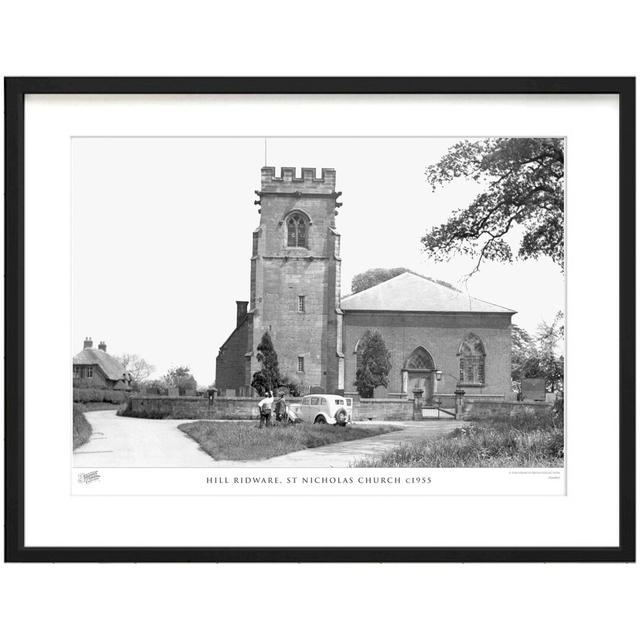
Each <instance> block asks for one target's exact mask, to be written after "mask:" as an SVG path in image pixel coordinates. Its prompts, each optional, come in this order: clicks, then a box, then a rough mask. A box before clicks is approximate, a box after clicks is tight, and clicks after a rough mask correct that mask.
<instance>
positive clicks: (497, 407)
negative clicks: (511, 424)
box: [462, 400, 553, 420]
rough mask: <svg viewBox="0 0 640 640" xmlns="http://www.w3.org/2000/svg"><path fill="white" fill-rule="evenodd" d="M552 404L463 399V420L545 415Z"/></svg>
mask: <svg viewBox="0 0 640 640" xmlns="http://www.w3.org/2000/svg"><path fill="white" fill-rule="evenodd" d="M552 408H553V405H552V404H549V403H546V402H527V401H524V402H499V401H498V402H497V401H493V402H492V401H489V400H465V403H464V413H463V416H462V419H463V420H478V419H481V418H515V417H516V416H526V415H540V416H542V415H545V414H548V413H550V412H551V410H552Z"/></svg>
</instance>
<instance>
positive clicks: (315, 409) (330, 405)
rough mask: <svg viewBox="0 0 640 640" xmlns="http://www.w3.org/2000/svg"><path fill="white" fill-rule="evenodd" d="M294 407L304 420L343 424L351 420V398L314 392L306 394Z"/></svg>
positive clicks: (299, 416) (316, 422)
mask: <svg viewBox="0 0 640 640" xmlns="http://www.w3.org/2000/svg"><path fill="white" fill-rule="evenodd" d="M292 408H293V410H294V411H295V412H296V415H297V416H298V418H300V420H302V421H303V422H314V423H315V424H339V425H341V426H344V425H346V424H347V422H351V409H352V404H351V398H343V397H342V396H336V395H329V394H324V393H323V394H316V393H314V394H311V395H309V396H304V397H303V398H302V400H301V402H300V404H297V405H295V406H294V407H292Z"/></svg>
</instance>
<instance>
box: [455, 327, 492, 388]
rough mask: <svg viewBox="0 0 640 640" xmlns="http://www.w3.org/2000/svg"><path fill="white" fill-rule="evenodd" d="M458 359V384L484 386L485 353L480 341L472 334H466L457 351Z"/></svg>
mask: <svg viewBox="0 0 640 640" xmlns="http://www.w3.org/2000/svg"><path fill="white" fill-rule="evenodd" d="M458 356H459V358H460V382H463V383H467V384H484V370H485V357H486V353H485V350H484V345H483V344H482V340H480V338H478V336H476V335H475V334H473V333H470V334H468V335H467V336H466V337H465V339H464V340H463V341H462V343H461V344H460V348H459V349H458Z"/></svg>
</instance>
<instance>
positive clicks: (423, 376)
mask: <svg viewBox="0 0 640 640" xmlns="http://www.w3.org/2000/svg"><path fill="white" fill-rule="evenodd" d="M435 371H436V367H435V364H434V363H433V358H432V357H431V354H430V353H429V352H428V351H427V350H426V349H425V348H424V347H417V348H416V349H414V350H413V351H412V352H411V355H410V356H409V357H408V358H407V360H406V362H405V364H404V368H403V369H402V391H403V392H404V393H407V394H411V393H412V392H413V390H414V389H416V388H417V389H422V391H423V395H422V398H423V400H424V402H425V403H427V404H429V403H430V402H431V401H432V400H433V394H434V392H435Z"/></svg>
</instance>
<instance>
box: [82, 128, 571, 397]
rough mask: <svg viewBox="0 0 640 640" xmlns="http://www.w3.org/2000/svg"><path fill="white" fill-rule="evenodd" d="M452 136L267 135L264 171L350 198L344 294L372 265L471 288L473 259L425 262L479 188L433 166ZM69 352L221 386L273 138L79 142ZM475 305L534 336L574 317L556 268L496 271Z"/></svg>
mask: <svg viewBox="0 0 640 640" xmlns="http://www.w3.org/2000/svg"><path fill="white" fill-rule="evenodd" d="M455 142H457V139H453V138H269V139H268V141H267V144H266V155H267V158H266V159H267V164H269V165H273V166H276V167H277V171H279V169H280V167H281V166H295V167H298V168H300V167H303V166H304V167H316V168H317V169H318V171H319V169H320V168H321V167H333V168H335V169H336V172H337V175H336V181H337V186H336V189H337V190H338V191H342V192H343V196H342V197H341V199H340V200H341V201H342V202H343V203H344V205H343V207H342V208H341V209H339V215H338V218H337V230H338V232H339V233H341V234H342V260H343V261H342V267H343V272H342V275H343V280H342V282H343V290H342V293H343V295H345V294H347V293H349V289H350V285H351V279H352V277H353V276H354V275H355V274H357V273H359V272H361V271H364V270H366V269H370V268H372V267H395V266H404V267H408V268H410V269H412V270H414V271H418V272H420V273H423V274H426V275H429V276H431V277H434V278H439V279H441V280H446V281H448V282H451V283H452V284H454V285H456V286H458V287H460V288H463V289H464V288H465V285H464V284H462V278H463V276H464V275H465V274H467V273H469V272H470V271H471V269H472V267H473V261H472V260H470V259H466V258H460V257H456V258H453V259H452V260H451V261H450V262H447V263H434V262H432V261H430V260H428V259H427V258H426V257H425V255H424V253H422V251H421V249H420V238H421V236H422V235H423V234H424V232H425V230H426V229H427V228H429V227H431V226H433V225H437V224H441V223H443V222H445V221H446V220H447V218H448V217H449V215H450V213H451V211H452V210H454V209H457V208H460V207H464V206H466V205H467V204H468V203H469V202H470V201H471V199H472V198H473V197H474V195H475V194H476V193H477V191H478V187H477V185H475V184H469V183H466V182H462V183H460V182H454V183H452V184H450V185H448V186H446V187H444V188H442V189H439V190H438V191H436V192H435V193H434V192H432V190H431V188H430V187H429V186H428V185H427V184H426V181H425V177H424V170H425V167H426V166H427V165H429V164H431V163H434V162H437V161H438V160H439V159H440V157H441V156H442V155H443V154H444V153H445V152H446V150H447V149H448V148H449V147H450V146H451V145H452V144H454V143H455ZM72 162H73V166H72V209H73V210H72V233H73V279H72V281H73V345H72V347H73V349H72V350H73V353H74V354H75V353H76V352H77V351H79V350H80V349H81V348H82V341H83V339H84V337H85V336H91V337H93V340H94V343H95V344H94V346H96V345H97V343H98V342H99V341H100V340H104V341H105V342H106V343H107V348H108V351H109V352H110V353H113V354H120V353H123V352H130V353H137V354H139V355H141V356H142V357H144V358H145V359H146V360H147V361H148V362H150V363H151V364H153V365H154V366H155V367H156V371H155V372H154V374H153V377H157V376H160V375H162V374H164V373H165V372H166V370H167V369H168V368H169V367H171V366H174V365H183V364H184V365H188V366H190V367H191V369H192V371H193V373H194V375H195V377H196V379H197V381H198V383H199V384H201V385H208V384H210V383H212V382H213V380H214V377H215V358H216V355H217V353H218V348H219V346H220V345H221V344H222V343H223V342H224V341H225V340H226V338H227V337H228V335H229V333H230V332H231V331H232V330H233V328H234V325H235V300H248V299H249V266H250V263H249V258H250V253H251V233H252V231H253V230H254V229H255V228H256V227H257V226H258V224H259V215H258V207H257V206H254V205H253V201H254V200H255V199H256V196H255V194H254V190H255V189H259V188H260V168H261V167H262V166H263V165H264V164H265V140H264V138H76V139H74V140H73V144H72ZM466 288H467V290H468V292H469V294H470V295H472V296H474V297H476V298H480V299H482V300H487V301H489V302H494V303H496V304H499V305H502V306H505V307H508V308H511V309H515V310H516V311H517V312H518V313H517V314H516V315H515V316H514V322H515V323H517V324H519V325H521V326H523V327H524V328H526V329H527V330H530V331H535V329H536V326H537V324H538V323H539V322H541V321H542V320H551V319H552V318H553V316H554V314H555V313H556V312H557V311H559V310H564V278H563V276H562V274H561V272H560V270H559V268H558V267H557V266H555V265H554V264H553V263H552V262H551V261H550V260H548V259H542V260H538V261H528V262H518V263H514V264H512V265H501V264H492V263H486V264H484V265H483V266H482V269H481V271H480V272H479V273H478V274H476V275H474V276H473V278H471V279H470V280H469V281H468V283H467V285H466Z"/></svg>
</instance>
